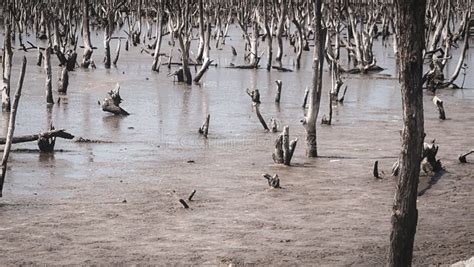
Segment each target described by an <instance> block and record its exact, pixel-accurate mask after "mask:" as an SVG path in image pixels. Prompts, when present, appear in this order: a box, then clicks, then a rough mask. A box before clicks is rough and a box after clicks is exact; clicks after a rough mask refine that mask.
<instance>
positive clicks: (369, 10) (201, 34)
mask: <svg viewBox="0 0 474 267" xmlns="http://www.w3.org/2000/svg"><path fill="white" fill-rule="evenodd" d="M470 10H471V1H470V0H456V1H455V0H447V1H443V0H428V2H427V0H394V1H392V0H364V1H360V0H358V1H355V0H339V1H329V0H327V1H323V0H260V1H251V0H241V1H235V0H231V1H224V0H211V1H204V0H175V1H171V0H138V1H137V0H97V1H89V0H82V1H66V0H57V1H47V0H39V1H21V0H4V1H2V4H1V11H2V12H1V18H2V20H3V22H2V23H0V25H2V26H3V29H4V44H3V53H2V87H1V89H2V111H5V112H11V116H10V121H9V123H10V125H9V129H8V135H7V138H5V140H4V141H2V142H3V143H2V144H5V149H4V156H3V159H2V173H1V174H2V177H1V180H0V186H2V185H3V180H4V177H5V172H6V162H7V159H8V153H9V151H10V148H11V144H12V143H15V140H16V142H24V141H25V140H27V141H33V140H38V145H39V147H40V149H41V150H44V151H48V150H51V147H54V142H55V138H56V137H63V138H69V139H70V138H72V137H73V136H72V135H70V134H68V133H67V132H64V130H55V129H54V128H53V127H51V129H49V131H47V132H45V133H43V134H39V135H31V136H26V137H25V136H24V137H17V138H16V139H15V137H13V132H14V126H15V115H16V110H17V107H18V101H19V97H20V95H21V88H22V81H23V77H24V72H25V68H26V60H24V61H23V67H22V72H21V73H22V74H21V77H20V82H19V85H18V90H17V94H16V95H15V98H14V101H13V104H12V103H11V100H10V91H11V90H10V77H11V68H12V62H13V60H12V58H13V54H14V53H15V52H16V51H24V52H29V51H35V52H36V53H37V54H38V57H37V62H36V64H37V65H38V66H42V65H43V66H44V69H45V74H46V75H45V95H46V102H47V104H48V105H53V104H54V100H53V93H52V88H53V81H52V63H51V60H52V59H51V56H54V57H56V58H57V60H58V62H59V65H60V67H61V70H60V74H59V78H58V86H57V87H58V92H59V93H63V94H65V93H67V88H68V85H69V82H70V81H69V75H68V72H70V71H74V70H76V69H77V68H82V69H87V68H96V64H95V62H94V60H93V58H94V56H96V55H95V54H94V50H95V49H96V48H97V47H95V46H94V44H92V41H91V30H92V31H93V32H103V48H104V55H103V60H102V62H103V66H104V68H106V69H108V68H111V67H112V66H113V65H117V64H118V60H119V56H120V51H121V47H122V40H123V42H124V43H125V45H124V47H125V48H124V49H125V50H128V49H129V47H130V46H139V47H140V48H141V51H142V52H145V53H147V54H149V55H150V56H151V59H150V62H151V70H152V71H155V72H159V71H160V66H161V65H168V67H169V68H171V66H172V65H177V66H179V68H178V69H177V70H176V71H174V72H171V71H170V76H176V77H177V80H178V81H179V82H183V83H186V84H192V82H199V81H200V80H201V79H202V77H203V75H204V73H205V72H206V71H207V70H208V68H209V67H210V66H212V65H213V60H212V59H211V57H212V56H211V54H210V51H211V47H212V48H214V49H220V48H222V47H223V46H225V44H226V39H227V38H228V37H229V36H228V31H229V27H230V26H231V25H236V26H238V28H239V29H240V31H241V34H242V36H243V41H244V43H245V44H244V49H243V51H239V52H240V54H241V56H242V57H243V59H244V62H245V63H244V64H243V65H231V66H229V67H231V68H240V69H258V68H260V64H261V61H262V58H263V57H264V55H265V59H266V61H265V63H264V64H265V68H266V69H267V70H268V71H270V70H272V69H276V70H278V71H292V70H291V69H289V68H286V67H284V66H283V65H282V58H283V57H284V56H285V55H288V54H289V53H290V52H291V53H294V66H295V68H296V69H299V68H300V67H301V65H302V64H301V59H302V55H303V53H304V52H305V51H310V50H311V47H312V48H313V55H312V68H313V77H312V80H311V85H310V87H309V88H308V90H307V91H306V93H305V97H304V99H305V101H304V104H303V107H304V108H305V113H304V118H303V120H302V124H303V126H304V128H305V131H306V138H305V147H306V156H307V157H317V156H318V146H317V130H316V125H317V119H318V115H319V110H320V103H321V97H322V95H323V85H322V80H323V75H324V72H323V69H324V63H325V62H326V63H327V65H328V68H329V70H330V72H329V74H330V75H331V81H332V83H331V84H332V86H331V88H330V89H328V90H327V91H328V96H329V99H330V101H329V118H323V123H324V124H331V121H332V106H333V104H335V103H337V102H342V101H343V99H344V94H345V91H346V90H347V87H346V89H345V90H344V94H343V96H342V98H339V92H340V89H341V88H342V85H343V80H342V75H343V74H345V75H347V74H366V73H370V72H374V71H380V70H383V69H382V68H381V67H379V66H378V65H377V59H376V57H375V54H374V52H373V46H374V43H375V42H376V41H377V40H381V42H382V43H383V45H385V46H387V45H390V43H389V42H388V40H389V37H392V40H393V42H392V44H391V45H392V46H393V50H394V54H395V57H396V61H397V64H398V66H399V80H400V84H401V91H402V100H403V101H402V104H403V122H404V127H403V130H402V150H401V153H400V157H399V160H398V161H397V174H398V176H399V180H398V186H397V193H396V197H395V202H394V207H393V214H392V225H393V230H392V234H391V237H390V241H391V248H390V252H389V265H391V266H407V265H410V263H411V257H412V250H413V240H414V235H415V230H416V223H417V210H416V191H417V185H418V176H419V173H420V166H430V168H431V169H430V170H432V171H436V170H437V169H439V168H440V163H439V161H437V160H436V158H435V156H436V153H437V151H438V148H437V146H435V145H434V143H431V144H426V143H424V127H423V124H424V118H423V101H422V99H423V98H422V96H423V94H422V89H423V88H424V87H425V88H428V89H430V90H431V91H433V92H435V90H436V89H439V88H446V87H453V88H459V87H462V85H461V86H459V85H457V84H456V83H455V82H456V79H457V78H458V76H459V74H460V72H461V70H463V68H464V60H465V57H466V54H467V49H468V32H469V23H470V21H471V17H470V16H471V13H470ZM25 35H26V36H31V35H34V36H35V37H36V38H37V39H38V40H43V41H42V42H37V43H36V44H33V43H31V42H28V41H27V42H26V43H25V42H24V41H23V38H24V36H25ZM80 37H81V38H80ZM165 37H166V38H169V40H168V44H169V47H170V50H169V52H168V53H165V52H163V51H162V47H163V45H162V43H163V38H165ZM80 39H82V43H80V42H79V40H80ZM284 39H286V40H288V43H289V44H290V47H286V48H285V47H284V46H283V44H284V42H283V40H284ZM112 42H115V43H116V44H117V50H116V55H115V57H114V59H112V51H111V50H112V49H111V43H112ZM192 42H198V45H197V51H196V52H195V53H193V52H192V51H191V47H192ZM274 42H276V48H277V51H276V56H275V57H274V52H273V46H274ZM40 44H41V45H40ZM457 48H460V49H461V53H460V55H459V57H458V59H457V64H456V68H455V69H454V71H453V73H451V74H449V75H446V68H445V66H446V65H447V63H448V62H449V61H450V60H452V54H453V53H452V51H453V49H457ZM78 49H82V58H81V59H78ZM231 49H232V54H233V56H237V55H238V52H237V50H236V49H235V48H234V47H231ZM229 50H230V49H229ZM176 51H178V52H179V60H177V61H176V62H173V55H174V53H173V52H176ZM342 54H346V55H347V58H344V57H342V56H341V55H342ZM164 58H166V59H167V62H163V61H164V60H163V59H164ZM424 64H425V65H426V68H425V71H424V70H423V66H424ZM191 66H199V67H200V69H199V71H197V73H196V75H195V77H194V79H193V74H192V72H191ZM214 66H215V64H214ZM196 70H197V69H196ZM119 88H120V87H119V85H117V87H116V88H115V89H114V90H112V91H110V92H109V96H108V97H107V98H106V99H104V100H103V101H102V103H101V107H102V109H103V110H104V111H108V112H111V113H114V114H117V115H129V113H128V112H127V111H125V110H124V109H122V108H121V107H120V103H121V102H122V98H121V97H120V94H119ZM281 90H282V81H277V94H276V97H275V102H277V103H279V102H280V98H281ZM248 94H249V96H250V97H251V99H252V102H253V104H254V108H255V112H256V114H257V116H258V118H259V120H260V122H261V123H262V125H263V127H264V129H265V130H267V131H270V129H271V131H272V132H276V131H277V128H278V126H277V123H276V119H272V121H271V123H270V127H268V125H267V124H266V122H265V120H264V119H263V117H262V115H261V113H260V110H259V105H260V99H259V97H260V95H259V92H258V90H248ZM433 102H434V103H435V104H436V106H437V108H438V110H439V112H440V119H445V118H446V115H445V111H444V107H443V101H442V100H441V99H440V98H439V97H437V96H435V97H434V98H433ZM306 107H307V109H306ZM209 118H210V115H208V116H207V117H206V121H205V122H204V125H203V126H202V127H201V128H200V129H199V133H201V134H202V135H203V136H205V137H207V135H208V130H209ZM0 140H1V139H0ZM297 141H298V140H297V139H295V140H290V137H289V128H288V126H285V127H284V129H283V132H282V133H281V134H280V135H278V137H277V140H276V142H275V152H274V154H273V159H274V161H275V163H278V164H285V165H290V162H291V158H292V156H293V153H294V151H295V148H296V145H297ZM424 144H425V145H424ZM467 155H469V153H468V154H465V155H461V157H460V159H459V160H460V161H461V162H463V161H464V162H465V161H466V156H467ZM423 159H425V160H426V161H427V162H428V163H427V164H425V165H420V164H422V160H423ZM376 167H377V164H376ZM421 168H424V167H421ZM426 168H428V167H426ZM375 169H377V168H374V175H375V176H378V174H377V175H376V171H375ZM425 171H426V170H425ZM377 173H378V172H377ZM265 177H266V178H267V179H268V181H269V185H271V186H272V187H275V188H278V187H279V179H278V176H277V175H275V176H273V177H272V176H269V175H267V176H265ZM0 193H1V187H0ZM0 196H1V195H0Z"/></svg>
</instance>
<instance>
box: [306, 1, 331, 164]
mask: <svg viewBox="0 0 474 267" xmlns="http://www.w3.org/2000/svg"><path fill="white" fill-rule="evenodd" d="M313 5H314V8H315V14H316V16H315V46H314V59H313V80H312V86H311V89H310V93H309V109H308V113H307V114H306V116H305V119H304V121H303V125H304V126H305V129H306V156H307V157H317V156H318V147H317V142H316V120H317V119H318V113H319V106H320V103H321V92H322V80H323V64H324V43H325V41H326V30H325V29H323V25H322V14H321V6H322V0H313Z"/></svg>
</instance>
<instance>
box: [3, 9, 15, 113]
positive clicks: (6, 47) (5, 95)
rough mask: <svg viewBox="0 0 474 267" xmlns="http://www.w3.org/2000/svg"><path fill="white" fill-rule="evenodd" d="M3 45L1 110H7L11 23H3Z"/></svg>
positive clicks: (8, 109) (8, 108) (8, 107)
mask: <svg viewBox="0 0 474 267" xmlns="http://www.w3.org/2000/svg"><path fill="white" fill-rule="evenodd" d="M5 15H6V14H5ZM4 41H5V42H4V47H3V60H2V65H3V75H2V83H3V85H2V111H6V112H9V111H10V108H11V105H10V76H11V71H12V56H13V50H12V38H11V25H10V23H8V22H6V23H5V40H4Z"/></svg>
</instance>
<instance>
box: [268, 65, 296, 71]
mask: <svg viewBox="0 0 474 267" xmlns="http://www.w3.org/2000/svg"><path fill="white" fill-rule="evenodd" d="M272 69H275V70H278V71H281V72H293V70H291V69H287V68H283V67H280V66H272Z"/></svg>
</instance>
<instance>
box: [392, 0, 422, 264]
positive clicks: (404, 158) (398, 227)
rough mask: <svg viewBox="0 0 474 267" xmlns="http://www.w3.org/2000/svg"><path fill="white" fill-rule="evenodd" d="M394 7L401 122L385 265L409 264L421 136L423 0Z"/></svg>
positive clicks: (403, 0)
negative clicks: (397, 164)
mask: <svg viewBox="0 0 474 267" xmlns="http://www.w3.org/2000/svg"><path fill="white" fill-rule="evenodd" d="M396 8H397V21H398V31H397V32H398V34H399V36H398V51H399V59H400V66H399V68H400V75H399V77H400V78H399V80H400V84H401V92H402V107H403V124H404V125H403V132H402V151H401V153H400V158H399V166H400V175H399V178H398V182H397V191H396V193H395V200H394V204H393V210H392V218H391V221H392V231H391V234H390V249H389V256H388V265H389V266H410V265H411V261H412V256H413V243H414V240H415V233H416V225H417V221H418V210H417V208H416V198H417V193H418V180H419V175H420V162H421V157H422V149H423V138H424V126H423V91H422V72H423V56H422V54H423V53H422V52H423V48H424V44H425V42H424V36H425V29H424V28H425V25H424V19H425V9H426V0H397V1H396Z"/></svg>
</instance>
